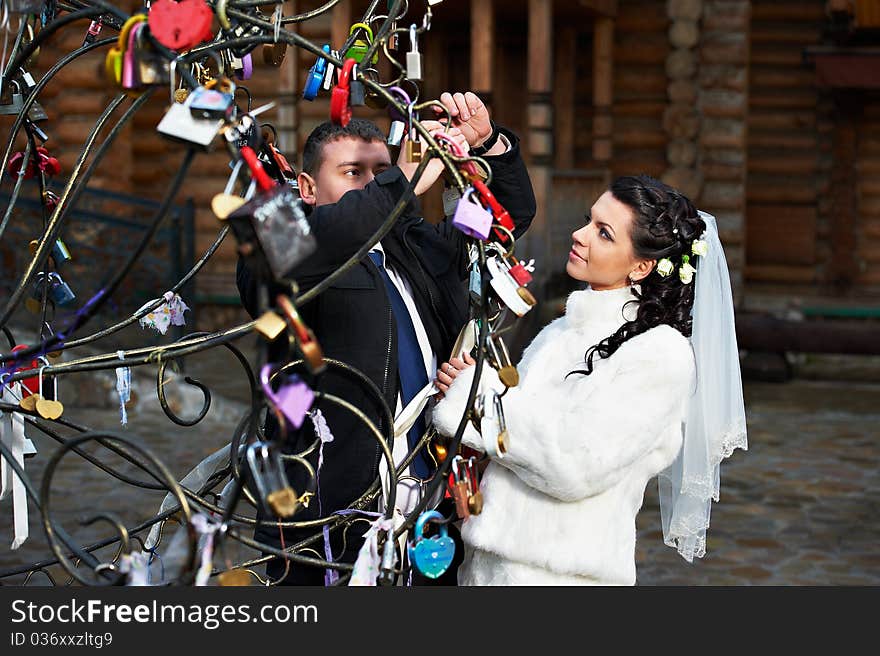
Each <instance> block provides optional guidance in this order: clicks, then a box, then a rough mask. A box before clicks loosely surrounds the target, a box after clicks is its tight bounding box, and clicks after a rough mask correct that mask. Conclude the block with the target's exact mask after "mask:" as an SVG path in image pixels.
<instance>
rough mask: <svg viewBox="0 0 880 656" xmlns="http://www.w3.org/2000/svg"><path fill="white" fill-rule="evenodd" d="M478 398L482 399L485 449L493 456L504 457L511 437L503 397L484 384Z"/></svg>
mask: <svg viewBox="0 0 880 656" xmlns="http://www.w3.org/2000/svg"><path fill="white" fill-rule="evenodd" d="M477 398H478V399H479V400H480V403H479V404H478V405H479V406H480V407H481V408H482V417H480V434H481V435H482V437H483V449H484V450H485V452H486V453H487V454H488V455H489V456H490V457H491V458H503V457H504V454H505V453H507V450H508V446H509V438H508V435H507V424H506V422H505V421H504V408H503V406H502V404H501V397H500V396H498V393H497V392H496V391H494V390H492V389H490V388H489V387H488V386H486V385H484V386H483V389H482V392H481V393H480V394H478V395H477ZM499 412H500V413H501V414H500V415H499Z"/></svg>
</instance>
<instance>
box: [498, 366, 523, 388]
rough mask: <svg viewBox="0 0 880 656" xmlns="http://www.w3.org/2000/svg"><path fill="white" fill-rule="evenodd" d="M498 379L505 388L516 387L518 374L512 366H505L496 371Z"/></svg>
mask: <svg viewBox="0 0 880 656" xmlns="http://www.w3.org/2000/svg"><path fill="white" fill-rule="evenodd" d="M498 379H499V380H500V381H501V382H502V383H504V385H505V386H506V387H516V386H517V385H519V372H518V371H517V370H516V367H514V366H513V365H507V366H506V367H501V369H499V370H498Z"/></svg>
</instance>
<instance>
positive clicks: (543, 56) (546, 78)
mask: <svg viewBox="0 0 880 656" xmlns="http://www.w3.org/2000/svg"><path fill="white" fill-rule="evenodd" d="M552 44H553V0H529V72H528V87H529V91H530V92H532V93H549V92H550V91H551V89H552V88H553V87H552V81H553V56H552V53H553V47H552Z"/></svg>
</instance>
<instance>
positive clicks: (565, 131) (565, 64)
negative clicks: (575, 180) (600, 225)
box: [553, 25, 578, 169]
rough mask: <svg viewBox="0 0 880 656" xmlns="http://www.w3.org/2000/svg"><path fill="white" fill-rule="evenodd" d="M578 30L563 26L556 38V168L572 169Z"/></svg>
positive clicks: (554, 104) (554, 99) (554, 101)
mask: <svg viewBox="0 0 880 656" xmlns="http://www.w3.org/2000/svg"><path fill="white" fill-rule="evenodd" d="M577 37H578V30H577V28H576V27H575V26H574V25H566V26H565V27H563V28H562V29H561V30H560V34H559V38H558V39H556V53H555V55H554V58H555V64H554V68H555V75H556V84H554V85H553V114H554V118H555V124H556V130H555V137H556V139H555V143H554V146H553V150H554V152H555V162H554V163H555V166H556V168H557V169H572V168H574V147H575V134H574V117H575V111H576V110H575V93H574V92H575V88H576V85H577V79H576V77H577V75H576V68H577V67H576V64H575V62H577V60H578V58H577Z"/></svg>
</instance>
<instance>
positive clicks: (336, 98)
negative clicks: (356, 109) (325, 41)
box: [330, 58, 357, 127]
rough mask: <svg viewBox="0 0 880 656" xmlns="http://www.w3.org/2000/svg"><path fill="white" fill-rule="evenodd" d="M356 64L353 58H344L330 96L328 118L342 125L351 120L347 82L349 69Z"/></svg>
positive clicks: (349, 91)
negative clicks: (337, 79) (337, 80)
mask: <svg viewBox="0 0 880 656" xmlns="http://www.w3.org/2000/svg"><path fill="white" fill-rule="evenodd" d="M356 64H357V61H356V60H354V59H351V58H349V59H346V60H345V62H344V63H343V64H342V70H340V71H339V82H337V83H336V86H335V87H333V94H332V95H331V96H330V120H331V121H333V122H334V123H336V124H337V125H341V126H342V127H345V126H346V125H348V122H349V121H350V120H351V104H350V102H349V101H350V97H351V90H350V89H349V86H348V83H349V81H350V80H351V69H352V68H354V66H355V65H356Z"/></svg>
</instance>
